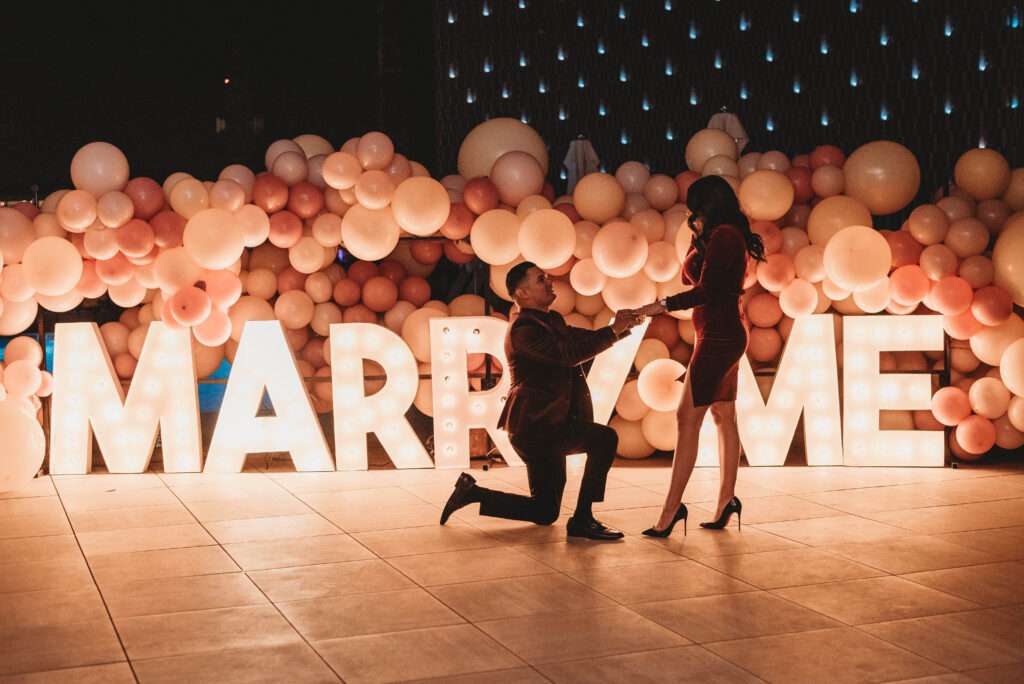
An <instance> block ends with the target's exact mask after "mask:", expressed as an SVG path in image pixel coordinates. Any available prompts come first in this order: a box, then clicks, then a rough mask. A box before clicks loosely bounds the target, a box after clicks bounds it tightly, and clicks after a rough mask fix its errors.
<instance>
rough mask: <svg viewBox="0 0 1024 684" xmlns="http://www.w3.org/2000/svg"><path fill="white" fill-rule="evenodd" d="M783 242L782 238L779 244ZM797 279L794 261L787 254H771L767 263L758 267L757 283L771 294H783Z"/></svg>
mask: <svg viewBox="0 0 1024 684" xmlns="http://www.w3.org/2000/svg"><path fill="white" fill-rule="evenodd" d="M776 233H778V231H776ZM781 242H782V239H781V237H780V238H779V243H780V244H781ZM795 277H796V269H795V268H794V267H793V260H792V259H790V258H789V257H788V256H786V255H785V254H777V253H776V254H769V255H768V257H767V258H766V260H765V261H762V262H760V263H758V265H757V281H758V282H759V283H761V285H762V286H763V287H764V289H766V290H769V291H771V292H781V291H782V290H784V289H785V288H786V286H787V285H789V284H790V283H791V282H793V279H794V278H795Z"/></svg>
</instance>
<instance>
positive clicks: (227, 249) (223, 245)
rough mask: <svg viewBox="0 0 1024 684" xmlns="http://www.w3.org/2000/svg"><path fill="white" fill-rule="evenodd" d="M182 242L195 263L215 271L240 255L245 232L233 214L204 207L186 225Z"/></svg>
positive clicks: (226, 265) (229, 263) (228, 264)
mask: <svg viewBox="0 0 1024 684" xmlns="http://www.w3.org/2000/svg"><path fill="white" fill-rule="evenodd" d="M183 182H184V181H183ZM182 243H183V245H184V247H185V251H186V252H188V254H189V256H191V257H192V259H193V260H194V261H195V262H196V263H197V264H199V265H200V266H202V267H203V268H205V269H208V270H210V271H216V270H218V269H221V268H228V267H229V266H231V264H233V263H235V261H237V260H238V257H240V256H241V255H242V251H243V250H244V249H245V233H244V231H243V230H242V226H241V225H240V224H239V223H238V220H237V219H236V218H235V215H234V214H232V213H230V212H227V211H224V210H223V209H204V210H202V211H199V212H197V213H196V214H195V215H193V216H192V218H190V219H189V220H188V223H186V224H185V233H184V235H183V236H182Z"/></svg>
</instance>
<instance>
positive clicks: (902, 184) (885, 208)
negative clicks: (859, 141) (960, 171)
mask: <svg viewBox="0 0 1024 684" xmlns="http://www.w3.org/2000/svg"><path fill="white" fill-rule="evenodd" d="M843 175H844V176H846V189H845V190H844V192H845V193H846V195H847V196H849V197H852V198H854V199H856V200H859V201H860V202H862V203H863V204H864V206H865V207H867V208H868V210H869V211H870V212H871V213H872V214H875V215H884V214H892V213H894V212H897V211H899V210H900V209H903V208H904V207H905V206H907V205H908V204H909V203H910V202H911V200H913V199H914V196H915V195H917V191H918V189H919V188H920V187H921V168H920V167H919V166H918V164H917V159H915V158H914V155H913V153H912V152H911V151H910V150H908V149H907V148H906V147H904V146H903V145H900V144H899V143H895V142H892V141H889V140H876V141H875V142H870V143H867V144H866V145H861V146H860V147H858V148H857V149H856V150H854V151H853V153H852V154H851V155H850V156H849V157H847V158H846V163H844V164H843ZM812 241H813V240H812Z"/></svg>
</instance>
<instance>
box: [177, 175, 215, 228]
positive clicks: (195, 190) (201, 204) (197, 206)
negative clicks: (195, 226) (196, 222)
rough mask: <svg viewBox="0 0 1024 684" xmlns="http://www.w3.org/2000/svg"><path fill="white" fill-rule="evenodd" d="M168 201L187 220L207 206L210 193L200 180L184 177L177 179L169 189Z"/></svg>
mask: <svg viewBox="0 0 1024 684" xmlns="http://www.w3.org/2000/svg"><path fill="white" fill-rule="evenodd" d="M169 203H170V205H171V208H172V209H174V211H176V212H178V213H179V214H181V215H182V216H183V217H185V219H186V220H187V219H190V218H192V217H193V216H195V215H196V214H198V213H199V212H201V211H203V210H205V209H207V208H209V206H210V193H209V191H208V190H207V189H206V186H205V185H204V184H203V183H202V182H201V181H198V180H196V179H195V178H185V179H183V180H180V181H178V182H177V183H176V184H175V185H174V187H173V188H172V189H171V196H170V198H169ZM218 211H220V210H218Z"/></svg>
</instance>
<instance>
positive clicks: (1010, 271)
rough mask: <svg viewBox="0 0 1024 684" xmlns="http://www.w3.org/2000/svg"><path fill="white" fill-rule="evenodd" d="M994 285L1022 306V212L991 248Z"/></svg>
mask: <svg viewBox="0 0 1024 684" xmlns="http://www.w3.org/2000/svg"><path fill="white" fill-rule="evenodd" d="M992 267H993V268H994V269H995V279H994V281H993V282H994V283H995V284H996V285H998V286H999V287H1001V288H1003V289H1004V290H1006V291H1007V292H1009V293H1010V296H1011V297H1013V301H1014V303H1016V304H1017V305H1018V306H1024V212H1021V213H1018V214H1014V215H1013V216H1011V217H1010V218H1009V220H1008V221H1007V222H1006V223H1005V224H1004V225H1003V231H1002V232H1001V233H1000V234H999V237H998V238H997V239H996V244H995V247H993V248H992Z"/></svg>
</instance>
